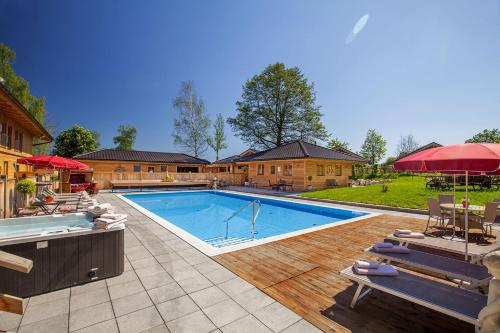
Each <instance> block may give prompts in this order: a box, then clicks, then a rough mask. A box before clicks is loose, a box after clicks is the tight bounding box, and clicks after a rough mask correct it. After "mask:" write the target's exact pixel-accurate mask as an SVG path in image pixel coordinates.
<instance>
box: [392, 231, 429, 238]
mask: <svg viewBox="0 0 500 333" xmlns="http://www.w3.org/2000/svg"><path fill="white" fill-rule="evenodd" d="M394 236H395V237H399V238H425V235H424V234H423V233H421V232H410V233H397V232H395V233H394Z"/></svg>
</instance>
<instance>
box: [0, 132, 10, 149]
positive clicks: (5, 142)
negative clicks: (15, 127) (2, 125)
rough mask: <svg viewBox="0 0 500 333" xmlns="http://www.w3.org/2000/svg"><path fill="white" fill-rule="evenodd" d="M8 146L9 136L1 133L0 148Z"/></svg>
mask: <svg viewBox="0 0 500 333" xmlns="http://www.w3.org/2000/svg"><path fill="white" fill-rule="evenodd" d="M8 145H9V136H8V135H7V133H2V134H1V135H0V146H5V147H7V146H8Z"/></svg>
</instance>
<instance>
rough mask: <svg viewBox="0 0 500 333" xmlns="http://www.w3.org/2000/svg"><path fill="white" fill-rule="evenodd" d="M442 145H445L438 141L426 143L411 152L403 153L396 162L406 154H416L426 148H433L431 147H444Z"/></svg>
mask: <svg viewBox="0 0 500 333" xmlns="http://www.w3.org/2000/svg"><path fill="white" fill-rule="evenodd" d="M442 146H443V145H442V144H439V143H437V142H431V143H428V144H426V145H425V146H422V147H419V148H417V149H415V150H414V151H412V152H411V153H408V154H403V155H401V156H400V157H398V158H397V159H396V160H395V161H394V162H396V161H399V160H400V159H402V158H404V157H406V156H410V155H411V154H415V153H418V152H420V151H424V150H427V149H431V148H438V147H442Z"/></svg>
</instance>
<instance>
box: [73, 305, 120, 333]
mask: <svg viewBox="0 0 500 333" xmlns="http://www.w3.org/2000/svg"><path fill="white" fill-rule="evenodd" d="M114 317H115V316H114V314H113V309H112V308H111V302H107V303H102V304H98V305H92V306H89V307H86V308H83V309H78V310H75V311H71V312H70V314H69V330H70V332H71V331H76V330H79V329H81V328H84V327H87V326H91V325H93V324H96V323H100V322H102V321H106V320H108V319H113V318H114Z"/></svg>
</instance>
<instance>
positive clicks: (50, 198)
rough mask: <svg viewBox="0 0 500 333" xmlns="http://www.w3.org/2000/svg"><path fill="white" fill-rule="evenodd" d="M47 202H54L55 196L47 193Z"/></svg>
mask: <svg viewBox="0 0 500 333" xmlns="http://www.w3.org/2000/svg"><path fill="white" fill-rule="evenodd" d="M45 202H46V203H52V202H54V197H53V196H50V195H47V196H46V197H45Z"/></svg>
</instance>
